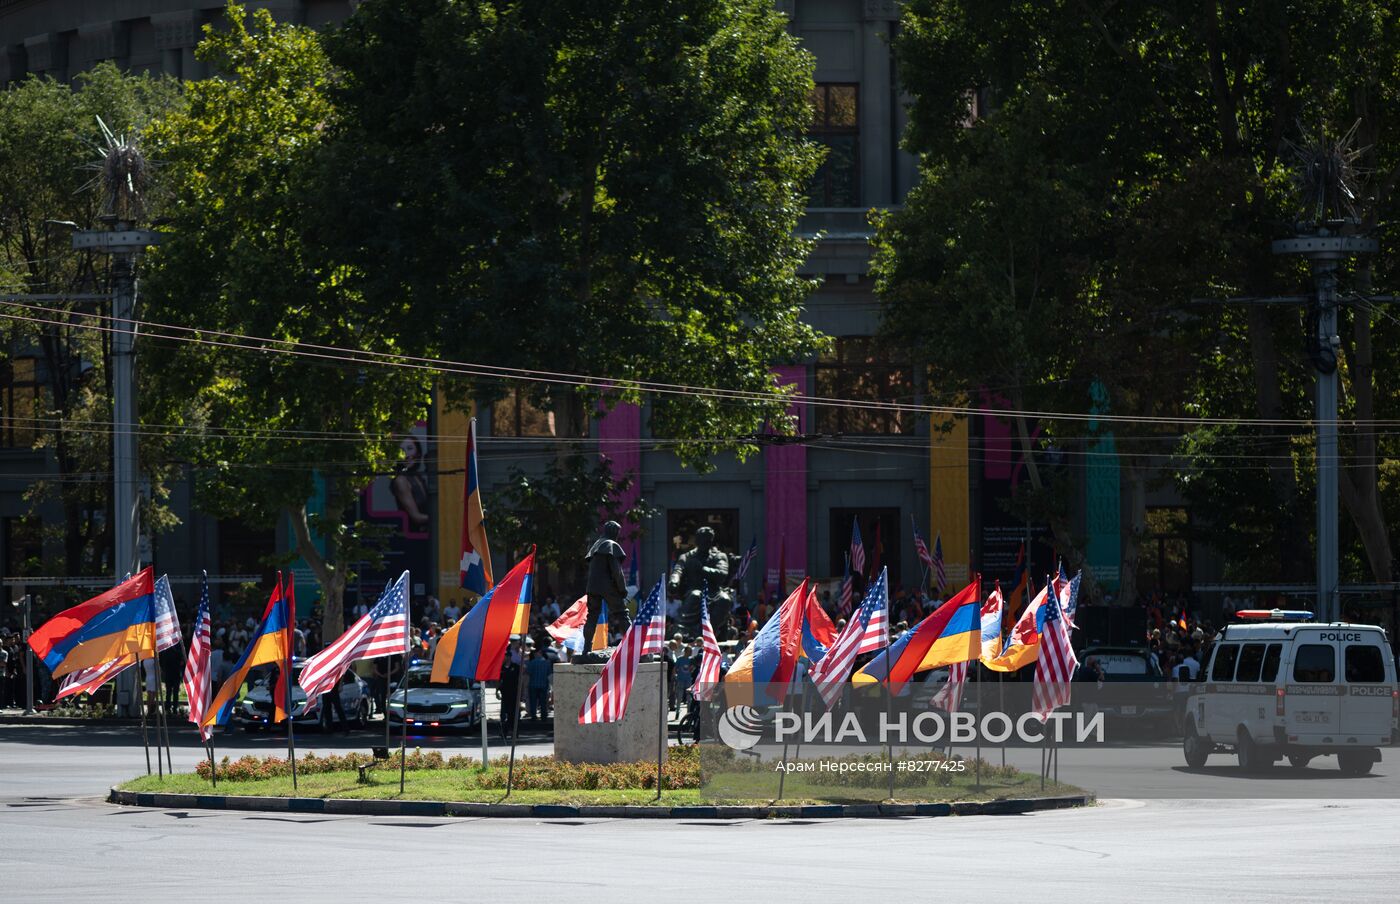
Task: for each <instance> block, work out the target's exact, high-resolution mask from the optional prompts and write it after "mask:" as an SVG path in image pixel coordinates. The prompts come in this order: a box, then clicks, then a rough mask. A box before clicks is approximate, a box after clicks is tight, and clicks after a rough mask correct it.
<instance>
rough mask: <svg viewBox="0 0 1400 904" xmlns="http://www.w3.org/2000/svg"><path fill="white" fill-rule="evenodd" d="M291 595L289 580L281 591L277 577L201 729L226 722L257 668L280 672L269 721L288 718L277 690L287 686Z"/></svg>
mask: <svg viewBox="0 0 1400 904" xmlns="http://www.w3.org/2000/svg"><path fill="white" fill-rule="evenodd" d="M292 592H293V591H292V584H291V581H290V580H289V581H288V584H287V586H286V588H283V586H282V576H281V575H280V574H279V575H278V576H277V586H276V587H275V588H273V590H272V596H271V597H269V598H268V601H267V608H266V609H264V610H263V615H262V621H260V622H258V626H257V628H256V629H254V631H253V636H252V637H250V638H248V646H247V647H245V648H244V650H243V656H242V657H240V658H239V660H238V664H237V665H235V666H234V667H233V674H232V675H230V676H229V677H228V680H227V681H225V682H224V684H223V686H222V687H220V688H219V692H218V693H217V694H215V695H214V699H213V700H211V701H210V702H209V706H208V708H207V709H205V711H204V720H203V721H202V722H201V723H200V724H201V726H202V727H207V726H209V725H216V724H217V725H222V724H224V723H225V722H227V721H228V717H229V716H230V715H231V714H232V713H233V704H234V703H235V702H237V700H238V693H239V691H241V690H243V683H244V682H245V681H247V680H248V673H249V672H250V671H252V670H253V669H254V668H256V667H257V666H260V665H275V666H277V667H278V670H279V671H280V672H282V675H280V676H279V677H278V680H277V687H276V689H274V691H273V694H272V721H273V722H281V721H282V720H283V719H285V718H287V711H286V709H285V705H286V701H287V698H286V694H285V693H278V692H277V691H278V690H281V689H284V688H285V687H286V681H287V679H288V678H289V677H290V676H288V675H287V674H286V671H287V669H288V668H289V667H290V665H291V660H292V605H293V604H292V601H291V600H292Z"/></svg>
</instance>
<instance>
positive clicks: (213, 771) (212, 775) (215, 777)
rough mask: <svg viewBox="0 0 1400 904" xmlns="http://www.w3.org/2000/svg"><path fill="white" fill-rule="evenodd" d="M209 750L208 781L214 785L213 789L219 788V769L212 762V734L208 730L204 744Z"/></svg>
mask: <svg viewBox="0 0 1400 904" xmlns="http://www.w3.org/2000/svg"><path fill="white" fill-rule="evenodd" d="M204 744H205V747H207V748H208V750H209V780H210V781H211V782H213V783H214V787H215V788H217V787H219V767H218V765H217V764H216V763H215V762H214V732H213V729H210V732H209V740H207V741H205V742H204Z"/></svg>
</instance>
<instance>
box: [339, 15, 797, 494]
mask: <svg viewBox="0 0 1400 904" xmlns="http://www.w3.org/2000/svg"><path fill="white" fill-rule="evenodd" d="M328 46H329V54H330V57H331V59H332V61H333V62H334V63H335V64H336V65H337V66H338V67H339V69H340V77H339V78H338V80H337V82H336V85H335V88H334V90H333V92H332V93H333V97H334V98H335V101H336V103H337V106H338V108H339V114H340V115H339V116H338V118H337V119H336V120H335V122H334V123H333V124H332V125H331V128H330V137H329V139H328V141H327V142H326V143H325V144H324V146H323V149H322V155H321V156H322V179H323V185H324V186H325V190H323V191H322V192H321V196H322V197H324V198H325V199H326V200H327V202H328V203H326V204H325V205H324V206H323V207H322V209H321V211H320V213H321V216H322V219H321V226H320V234H321V235H323V236H325V237H326V239H327V242H328V244H329V245H330V246H331V253H332V255H333V256H334V257H335V259H337V260H339V261H342V262H343V263H345V264H346V266H347V269H348V271H349V275H348V277H347V284H348V285H351V286H353V287H354V288H355V289H356V291H360V292H363V294H364V296H365V297H366V298H367V299H372V300H374V301H376V302H378V303H381V304H385V305H390V306H397V305H404V306H405V307H406V310H407V311H408V312H409V314H408V316H409V318H410V319H411V320H412V322H413V323H415V324H418V325H420V326H421V327H422V328H423V334H422V336H421V343H422V347H423V348H424V349H425V350H429V351H431V352H434V353H439V354H442V355H445V356H446V357H449V358H457V359H465V360H470V361H473V362H479V363H483V364H492V365H503V366H510V367H521V368H536V369H544V370H550V371H557V372H565V373H573V374H588V375H597V376H606V377H607V378H609V379H612V380H614V381H615V387H616V388H615V390H614V391H608V392H600V391H599V389H598V388H597V387H594V388H591V389H590V388H585V387H581V386H578V385H570V383H569V382H568V381H567V380H566V381H565V382H564V383H562V384H558V383H556V384H549V385H547V384H542V383H528V384H526V385H525V391H526V392H527V393H528V394H529V396H530V397H531V398H532V400H533V402H534V403H535V404H537V405H540V406H543V407H546V408H547V409H549V410H550V411H552V412H553V414H554V422H555V430H556V433H557V435H559V436H577V435H580V434H581V433H582V431H583V425H584V419H585V417H586V414H587V412H589V411H591V410H592V406H593V405H594V404H595V403H596V401H597V399H598V398H599V396H600V395H602V396H606V397H607V399H606V400H607V402H608V403H613V402H616V401H618V400H620V399H625V400H628V401H639V400H640V395H641V394H640V393H639V392H637V391H636V386H635V384H634V382H633V381H641V380H664V381H667V382H681V383H689V384H697V385H704V386H713V387H718V388H721V389H726V390H743V391H747V392H751V393H757V394H759V399H758V401H756V402H754V401H734V400H732V399H725V398H722V397H716V396H694V395H679V396H678V395H664V396H660V397H657V399H656V400H655V402H654V404H653V406H652V409H651V411H652V414H651V417H652V429H653V431H654V432H655V433H656V434H657V435H662V436H670V437H676V438H677V439H678V445H677V449H678V451H679V453H680V454H681V455H682V456H683V457H684V458H685V459H686V460H687V461H688V462H689V463H691V464H694V465H697V466H700V467H704V466H706V464H707V461H708V457H709V455H710V454H711V453H713V452H714V451H716V449H717V448H720V447H725V448H732V449H735V450H736V451H738V452H739V453H740V454H741V455H742V454H747V453H749V452H752V451H753V450H754V449H755V448H756V447H755V446H754V445H753V444H752V443H750V442H745V441H744V440H743V439H742V437H744V436H749V435H753V434H754V433H756V432H758V431H759V430H760V429H761V428H762V426H763V424H764V423H765V422H770V423H774V424H777V425H780V426H782V425H785V424H787V422H788V418H787V415H786V408H785V403H784V401H783V393H782V392H780V391H779V390H778V389H777V387H775V386H774V382H773V378H772V376H771V367H772V366H773V365H774V364H776V363H781V362H783V361H788V360H800V359H805V358H806V357H808V356H810V355H811V354H812V353H813V352H814V351H815V350H816V349H817V348H818V347H819V346H820V344H821V339H820V337H819V335H818V334H817V333H816V332H815V331H813V330H812V329H811V328H810V327H808V326H806V325H804V324H802V323H801V322H799V319H798V315H799V312H800V309H801V305H802V303H803V300H804V298H805V296H806V295H807V294H808V293H809V292H810V290H811V288H812V286H811V284H810V283H809V282H808V281H806V280H803V279H801V278H799V277H798V275H797V268H798V265H799V264H800V262H801V261H802V260H803V259H804V257H805V255H806V254H807V252H808V250H809V247H810V246H809V243H807V242H804V241H802V240H801V239H799V238H798V237H797V236H796V233H795V227H796V226H797V222H798V217H799V215H800V214H801V211H802V209H803V205H804V190H805V187H806V184H807V181H808V179H809V178H810V176H811V174H812V173H813V171H814V169H815V167H816V165H817V162H818V153H819V152H818V150H817V149H816V148H815V147H814V146H813V145H812V144H811V143H810V142H808V141H807V140H805V139H804V138H803V133H804V130H805V129H806V126H807V124H808V122H809V120H810V107H809V96H810V92H811V89H812V61H811V58H810V56H809V55H807V54H806V53H804V52H803V51H802V50H800V49H799V47H798V45H797V43H796V41H795V40H794V39H793V38H792V37H791V36H790V35H789V34H788V33H787V31H786V20H785V19H784V17H782V16H781V15H779V14H778V13H776V12H775V10H774V9H773V6H772V4H771V2H768V0H664V2H656V0H566V2H548V3H546V2H542V0H526V2H499V0H468V2H447V0H392V2H384V0H370V2H366V3H363V4H361V5H360V7H359V8H358V10H357V11H356V13H355V14H354V15H353V16H352V17H351V18H350V20H349V21H348V22H347V23H346V24H345V26H344V27H343V28H342V29H341V30H340V31H339V32H338V33H336V34H335V35H334V36H333V37H332V38H331V40H330V41H329V43H328ZM343 186H348V187H352V188H353V190H350V191H338V190H334V189H335V187H343ZM475 390H476V391H478V392H482V393H483V394H489V393H491V392H492V391H500V387H498V386H493V385H491V384H479V385H478V386H477V387H475ZM563 454H564V452H563V448H562V447H561V451H560V455H561V456H562V455H563Z"/></svg>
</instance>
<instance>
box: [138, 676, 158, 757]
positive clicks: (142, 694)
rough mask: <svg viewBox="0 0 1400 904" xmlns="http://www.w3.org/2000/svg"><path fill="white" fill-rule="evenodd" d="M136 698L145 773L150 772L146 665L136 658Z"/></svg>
mask: <svg viewBox="0 0 1400 904" xmlns="http://www.w3.org/2000/svg"><path fill="white" fill-rule="evenodd" d="M136 698H137V700H138V704H137V705H138V706H139V707H140V709H141V746H142V747H144V748H146V774H147V775H150V774H151V741H150V737H149V736H148V735H147V734H146V667H145V665H143V664H142V660H140V659H137V660H136ZM156 760H157V762H159V760H160V751H156Z"/></svg>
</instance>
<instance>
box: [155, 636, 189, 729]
mask: <svg viewBox="0 0 1400 904" xmlns="http://www.w3.org/2000/svg"><path fill="white" fill-rule="evenodd" d="M159 658H160V681H161V683H162V684H164V685H165V711H166V713H168V714H170V715H174V714H175V708H176V706H177V705H179V702H180V679H181V678H182V677H183V676H184V674H185V656H184V651H183V649H182V648H181V647H180V646H178V645H177V646H173V647H166V648H165V649H164V650H161V651H160V654H159Z"/></svg>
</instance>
